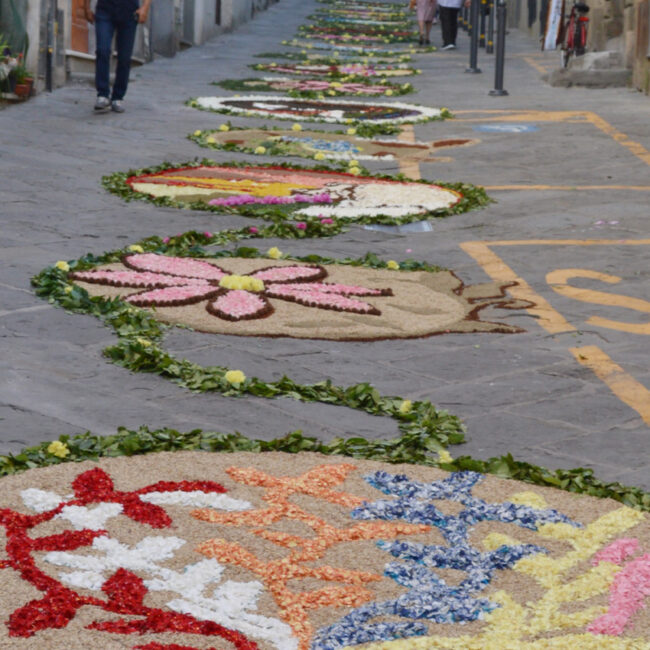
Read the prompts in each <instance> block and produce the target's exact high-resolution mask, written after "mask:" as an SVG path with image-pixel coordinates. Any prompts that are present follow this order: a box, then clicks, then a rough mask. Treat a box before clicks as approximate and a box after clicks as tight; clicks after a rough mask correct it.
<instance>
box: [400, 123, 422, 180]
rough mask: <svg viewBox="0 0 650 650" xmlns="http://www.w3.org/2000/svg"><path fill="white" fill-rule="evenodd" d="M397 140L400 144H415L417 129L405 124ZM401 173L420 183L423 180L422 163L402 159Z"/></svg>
mask: <svg viewBox="0 0 650 650" xmlns="http://www.w3.org/2000/svg"><path fill="white" fill-rule="evenodd" d="M397 139H398V140H399V141H400V142H408V143H409V144H414V143H415V129H414V128H413V125H412V124H405V125H404V126H402V130H401V131H400V133H399V135H398V136H397ZM399 170H400V173H402V174H404V175H405V176H408V177H409V178H412V179H413V180H414V181H419V180H420V179H421V178H422V174H421V172H420V163H419V162H417V160H409V159H408V158H404V159H400V161H399Z"/></svg>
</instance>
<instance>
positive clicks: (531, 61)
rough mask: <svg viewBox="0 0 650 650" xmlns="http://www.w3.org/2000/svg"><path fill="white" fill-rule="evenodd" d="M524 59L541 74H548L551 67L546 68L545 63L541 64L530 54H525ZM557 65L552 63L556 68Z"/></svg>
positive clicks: (552, 66)
mask: <svg viewBox="0 0 650 650" xmlns="http://www.w3.org/2000/svg"><path fill="white" fill-rule="evenodd" d="M524 61H525V62H526V63H527V64H528V65H529V66H531V67H532V68H535V70H537V72H539V73H540V74H546V73H547V72H548V71H549V68H545V67H544V66H543V65H540V64H539V63H537V61H535V60H534V59H532V58H531V57H529V56H525V57H524ZM556 67H557V66H556V65H551V68H556Z"/></svg>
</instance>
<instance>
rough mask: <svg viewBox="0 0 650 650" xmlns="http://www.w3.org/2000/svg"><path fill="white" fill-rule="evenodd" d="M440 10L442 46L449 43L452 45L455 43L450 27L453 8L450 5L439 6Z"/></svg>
mask: <svg viewBox="0 0 650 650" xmlns="http://www.w3.org/2000/svg"><path fill="white" fill-rule="evenodd" d="M438 11H439V12H440V30H441V31H442V46H443V47H446V46H447V45H450V44H451V43H453V41H452V40H450V39H451V33H450V29H449V25H450V22H451V13H450V12H451V9H450V8H449V7H442V6H439V7H438Z"/></svg>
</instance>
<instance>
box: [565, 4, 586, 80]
mask: <svg viewBox="0 0 650 650" xmlns="http://www.w3.org/2000/svg"><path fill="white" fill-rule="evenodd" d="M588 13H589V6H588V5H587V4H586V3H584V2H582V1H581V0H573V6H572V7H571V12H570V13H569V18H568V20H567V22H566V23H565V24H564V26H563V29H562V33H561V34H560V42H561V43H562V66H563V67H565V68H566V67H568V65H569V61H570V60H571V57H572V56H582V55H583V54H584V53H585V51H586V49H587V24H588V23H589V18H588V17H587V14H588Z"/></svg>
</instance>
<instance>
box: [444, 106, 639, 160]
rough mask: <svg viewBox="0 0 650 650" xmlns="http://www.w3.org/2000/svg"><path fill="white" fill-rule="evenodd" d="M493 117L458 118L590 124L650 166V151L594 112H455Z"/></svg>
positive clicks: (470, 120) (487, 120) (461, 120)
mask: <svg viewBox="0 0 650 650" xmlns="http://www.w3.org/2000/svg"><path fill="white" fill-rule="evenodd" d="M477 113H478V114H483V115H491V116H493V117H473V118H457V119H456V121H458V122H494V121H501V122H589V123H590V124H593V126H595V127H596V128H597V129H599V130H600V131H602V132H603V133H605V134H606V135H608V136H609V137H610V138H612V139H613V140H615V141H616V142H618V143H619V144H620V145H621V146H622V147H625V148H626V149H627V150H628V151H630V152H631V153H632V154H634V155H635V156H636V157H637V158H639V159H640V160H642V161H643V162H644V163H645V164H646V165H650V151H648V150H647V149H646V148H645V147H644V146H643V145H642V144H641V143H639V142H635V141H634V140H632V139H631V138H630V137H629V136H627V135H626V134H625V133H623V132H622V131H619V130H618V129H617V128H616V127H615V126H613V125H612V124H610V123H609V122H608V121H607V120H605V119H603V118H602V117H600V115H598V114H597V113H594V112H592V111H521V110H520V111H516V110H514V109H510V110H503V111H500V110H499V109H490V110H465V111H455V114H456V115H470V114H477Z"/></svg>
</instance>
